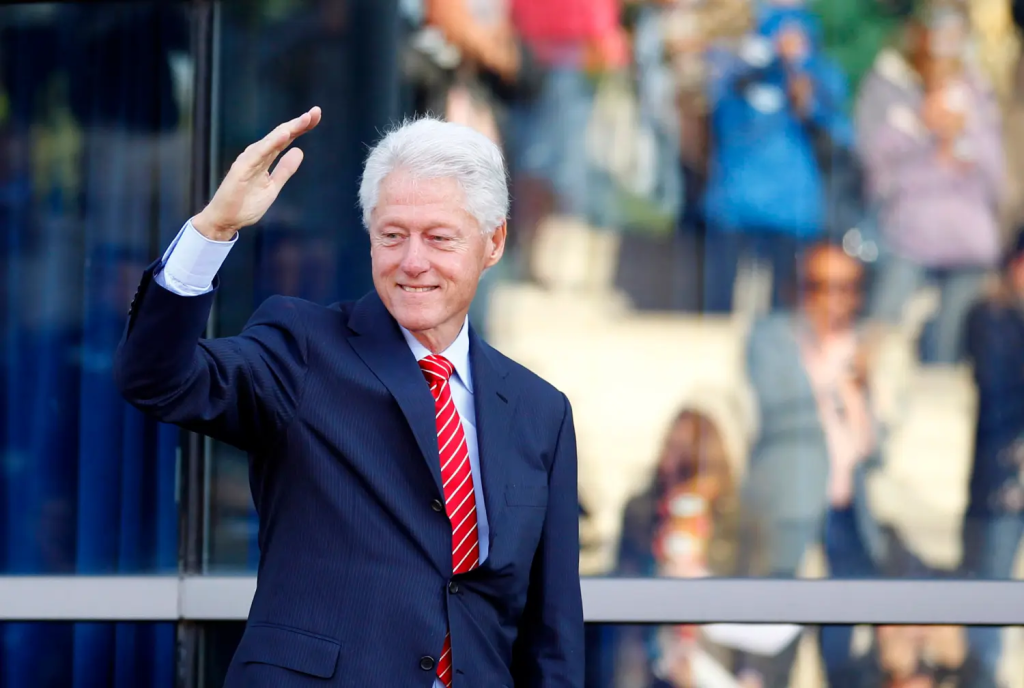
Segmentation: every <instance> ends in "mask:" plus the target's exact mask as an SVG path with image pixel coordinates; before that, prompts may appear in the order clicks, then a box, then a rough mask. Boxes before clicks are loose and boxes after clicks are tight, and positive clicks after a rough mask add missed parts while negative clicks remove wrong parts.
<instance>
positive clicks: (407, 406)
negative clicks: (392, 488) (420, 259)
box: [349, 293, 444, 499]
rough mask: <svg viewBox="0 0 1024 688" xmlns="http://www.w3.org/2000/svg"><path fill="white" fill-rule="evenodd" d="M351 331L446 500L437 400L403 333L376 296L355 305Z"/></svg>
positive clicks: (356, 349) (438, 493) (438, 490)
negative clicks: (401, 415)
mask: <svg viewBox="0 0 1024 688" xmlns="http://www.w3.org/2000/svg"><path fill="white" fill-rule="evenodd" d="M349 327H351V328H352V329H353V330H354V331H355V332H357V333H359V334H360V335H361V336H359V337H352V338H350V339H349V341H350V342H351V344H352V348H353V349H355V352H356V354H357V355H358V356H359V357H360V358H361V359H363V362H364V363H365V364H366V366H367V367H368V368H369V369H370V370H371V371H373V374H374V375H376V376H377V379H379V380H380V381H381V383H383V384H384V386H385V387H387V388H388V391H389V392H391V396H393V397H394V398H395V401H396V402H398V406H399V408H401V409H402V413H403V415H404V416H405V419H406V421H407V422H408V423H409V427H410V428H411V429H412V433H413V436H414V437H415V438H416V444H417V445H418V446H419V448H420V452H421V453H422V454H423V458H424V460H426V462H427V468H428V469H429V470H430V474H431V475H432V476H433V478H434V485H435V487H436V488H437V495H438V496H439V497H441V498H442V499H443V495H444V492H443V490H442V487H441V461H440V458H439V455H438V449H437V424H436V419H435V416H434V398H433V397H432V396H431V395H430V388H429V387H428V386H427V383H426V381H425V380H424V378H423V373H422V372H421V371H420V367H419V365H418V364H417V363H416V358H415V357H414V356H413V355H412V352H411V351H410V350H409V346H408V344H406V342H405V339H404V338H403V337H402V332H401V330H399V329H398V325H397V323H395V321H394V319H393V318H392V317H391V314H390V313H388V311H387V308H385V307H384V304H383V303H382V302H381V300H380V297H379V296H377V294H376V293H371V294H368V295H367V296H365V297H363V298H362V299H361V300H360V301H359V302H358V303H357V304H356V305H355V307H354V309H353V311H352V317H351V318H350V319H349Z"/></svg>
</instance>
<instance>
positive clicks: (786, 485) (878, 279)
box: [211, 0, 1024, 578]
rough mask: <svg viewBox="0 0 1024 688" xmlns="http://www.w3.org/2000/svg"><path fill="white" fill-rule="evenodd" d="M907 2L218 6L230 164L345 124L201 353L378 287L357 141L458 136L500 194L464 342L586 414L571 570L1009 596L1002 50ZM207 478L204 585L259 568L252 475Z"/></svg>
mask: <svg viewBox="0 0 1024 688" xmlns="http://www.w3.org/2000/svg"><path fill="white" fill-rule="evenodd" d="M912 4H913V3H907V2H901V1H900V0H893V1H886V2H870V3H863V2H857V1H854V0H835V2H831V1H830V2H824V1H820V0H810V1H806V2H805V1H804V0H766V1H765V2H762V3H758V4H757V5H756V6H755V5H752V4H751V3H749V2H747V1H746V0H716V2H699V1H698V2H694V1H692V0H659V1H658V2H642V3H637V2H626V1H625V0H600V1H594V2H578V1H575V0H505V1H498V0H493V1H486V0H485V1H481V2H471V3H467V2H466V0H431V1H430V2H419V1H418V0H413V1H403V2H399V3H397V4H396V5H391V4H379V5H373V7H374V8H378V9H375V10H374V11H373V12H369V11H368V10H367V8H368V7H369V5H365V4H364V3H361V2H357V1H356V0H348V1H347V2H341V0H337V1H336V2H328V1H327V0H323V1H322V2H312V1H311V0H310V1H307V2H296V3H292V4H287V5H279V4H273V3H269V2H268V3H227V4H226V5H225V15H224V16H225V21H224V23H223V27H222V33H221V36H220V38H221V41H222V45H223V49H224V51H223V55H224V56H225V59H224V60H223V61H222V64H224V65H228V64H230V65H232V67H231V69H232V72H231V74H232V78H231V79H221V83H222V84H223V89H224V90H223V92H222V93H221V94H220V98H221V101H222V103H223V104H224V107H222V108H221V112H222V114H223V120H222V130H223V132H224V137H223V140H224V147H223V149H222V151H220V153H221V155H220V158H221V162H222V163H223V164H226V163H227V162H228V161H230V160H231V159H232V158H233V156H234V154H235V153H237V151H239V150H240V149H241V147H243V146H244V145H246V144H247V143H248V142H249V141H251V140H254V139H255V138H257V137H258V136H259V135H260V134H262V132H263V131H264V130H265V129H266V128H267V127H269V126H271V125H272V124H273V123H275V122H277V121H279V120H280V119H283V118H284V117H285V116H287V115H289V114H290V113H292V112H294V111H298V110H300V109H303V108H305V107H306V106H307V105H308V104H309V103H311V102H314V101H315V102H319V103H321V104H324V105H325V113H328V115H327V116H326V119H325V122H328V123H338V129H337V130H335V131H334V132H333V133H331V132H326V131H325V134H324V136H326V137H327V139H325V140H327V141H329V143H323V144H320V143H318V144H317V146H316V147H314V149H313V150H311V151H307V156H308V160H307V163H306V165H308V166H309V169H312V170H315V171H312V172H311V171H309V170H306V171H304V172H303V175H304V180H305V181H303V182H302V183H301V184H299V183H297V184H294V185H290V186H289V189H290V190H289V191H286V196H285V197H283V198H282V199H281V201H279V204H278V205H277V206H275V213H276V215H275V216H274V217H272V218H269V219H268V222H267V223H265V226H264V227H263V228H262V230H260V232H257V233H256V234H254V237H255V238H253V239H252V240H251V241H248V242H243V243H244V246H240V247H239V248H238V249H237V251H236V252H235V253H240V254H242V256H243V257H235V256H234V255H233V257H232V260H231V261H229V263H228V265H227V266H225V279H224V285H225V286H224V290H223V295H222V300H221V302H220V304H219V309H218V316H217V318H218V321H217V329H218V331H219V333H221V334H232V333H234V332H237V331H238V330H239V329H240V328H241V327H242V325H243V323H244V322H245V320H246V318H247V317H248V316H249V315H250V314H251V312H252V310H253V309H254V308H255V306H256V304H258V303H259V301H261V300H262V299H263V298H265V296H266V295H268V294H270V293H272V292H283V293H289V294H294V295H300V296H306V297H307V298H311V299H313V300H318V301H333V300H338V299H344V298H349V297H354V296H358V295H360V294H361V293H363V292H364V291H365V290H368V289H369V288H370V281H369V278H368V275H367V274H366V269H367V265H368V261H366V260H365V256H366V253H365V246H364V245H363V243H362V242H363V241H364V240H363V238H362V232H361V230H360V229H359V219H358V217H356V216H355V213H354V207H355V206H354V199H355V194H354V180H355V178H356V175H357V174H358V168H359V164H360V162H361V161H360V158H359V156H358V155H357V154H356V153H354V152H353V151H355V150H356V147H355V146H354V145H353V142H356V141H358V142H360V144H362V143H365V142H367V141H369V140H372V139H373V138H375V137H376V133H375V131H374V127H378V128H379V127H382V126H384V125H385V124H386V122H387V121H388V120H389V119H391V118H393V117H395V116H397V115H398V114H402V115H417V114H424V113H427V112H430V113H433V114H435V115H439V116H443V117H446V118H448V119H451V120H456V121H461V122H463V123H465V124H467V125H469V126H474V127H477V128H479V129H481V130H483V131H486V132H487V133H488V134H489V135H491V136H493V137H494V138H496V139H497V140H499V141H500V142H501V145H502V147H503V150H504V151H505V153H506V156H507V158H508V163H509V168H510V174H511V178H512V182H513V200H514V203H513V214H512V218H511V219H510V228H511V230H512V231H511V233H510V238H511V241H512V242H513V246H512V247H511V249H510V251H509V253H507V254H506V255H507V260H505V261H503V263H504V264H503V265H501V266H499V268H498V269H495V270H492V271H491V272H490V273H488V275H487V276H486V279H485V282H484V284H483V285H482V287H481V291H480V294H478V298H477V302H476V303H475V305H474V311H473V313H472V314H471V317H472V318H473V320H474V324H475V325H476V326H477V327H478V328H479V329H480V330H482V331H485V332H486V334H487V336H488V338H489V340H490V341H491V343H492V344H494V345H495V346H497V347H498V348H499V349H501V350H502V351H503V352H504V353H506V354H508V355H510V356H511V357H513V358H515V359H517V360H519V361H521V362H523V363H524V364H526V365H527V366H529V367H530V368H531V369H533V370H535V371H536V372H537V373H539V374H540V375H542V376H544V377H545V378H547V379H549V380H551V381H552V382H553V383H554V384H556V385H557V386H558V387H559V388H561V389H563V390H565V391H566V393H567V394H568V395H569V397H570V398H571V400H572V401H573V404H574V409H575V415H576V417H577V418H578V422H577V433H578V444H579V448H580V476H581V478H580V480H581V484H580V500H581V503H580V512H581V529H582V536H583V540H584V546H583V551H582V552H581V567H582V570H583V572H584V574H586V575H743V576H769V575H771V576H809V577H816V576H826V575H829V576H840V577H857V578H865V577H878V576H916V577H930V576H967V577H987V578H1009V577H1019V575H1020V573H1021V567H1020V564H1019V563H1018V561H1019V559H1020V557H1019V556H1018V551H1019V549H1020V548H1019V543H1020V540H1021V536H1022V533H1024V518H1022V516H1021V514H1024V478H1022V477H1021V470H1020V462H1018V461H1016V459H1014V457H1015V456H1016V455H1017V454H1018V453H1019V452H1017V451H1016V447H1017V444H1018V440H1019V437H1020V435H1021V432H1022V425H1021V424H1022V421H1021V420H1020V419H1018V418H1017V417H1016V416H1015V415H1014V414H1015V413H1016V411H1014V409H1015V408H1016V407H1017V405H1016V404H1015V402H1014V401H1013V399H1014V398H1016V397H1015V396H1014V395H1015V394H1017V392H1019V391H1020V390H1019V389H1018V388H1019V387H1020V385H1019V384H1018V382H1019V381H1018V378H1019V375H1018V374H1017V371H1018V370H1019V369H1024V368H1022V366H1021V365H1019V362H1017V361H1016V359H1015V358H1014V356H1015V354H1013V353H1012V352H1013V351H1016V350H1018V349H1020V348H1021V347H1020V346H1015V344H1014V343H1015V342H1016V341H1017V340H1016V339H1015V338H1016V337H1017V336H1018V333H1017V329H1015V328H1017V327H1018V326H1017V324H1015V323H1017V320H1020V318H1018V317H1017V312H1018V311H1019V310H1020V309H1019V302H1020V301H1021V296H1020V295H1021V294H1024V287H1021V286H1020V285H1017V281H1019V280H1017V278H1016V277H1015V276H1014V275H1016V272H1017V271H1019V270H1018V267H1017V265H1018V262H1019V261H1018V256H1019V255H1021V254H1022V251H1021V249H1020V248H1019V246H1017V245H1016V244H1015V243H1014V239H1015V237H1017V236H1019V234H1020V233H1019V232H1018V227H1019V226H1021V223H1022V222H1024V214H1022V212H1021V210H1022V209H1024V185H1022V184H1021V183H1020V180H1021V179H1022V178H1024V177H1022V175H1024V167H1021V164H1020V163H1018V160H1024V156H1022V155H1018V154H1016V153H1015V151H1017V148H1018V147H1019V142H1024V130H1022V129H1021V127H1020V125H1019V122H1024V119H1022V118H1021V117H1020V114H1021V112H1022V110H1021V108H1022V107H1024V106H1022V102H1024V101H1022V100H1021V99H1019V98H1017V97H1015V94H1017V93H1018V91H1019V84H1018V81H1020V78H1019V74H1020V73H1024V72H1021V71H1019V70H1018V69H1017V66H1018V58H1019V54H1020V45H1019V39H1018V34H1017V28H1016V25H1015V24H1014V23H1013V22H1014V17H1013V15H1012V14H1011V13H1009V12H1008V11H1002V10H999V11H997V10H996V9H994V4H991V3H990V4H989V5H991V6H989V5H986V7H988V9H985V8H982V7H980V5H978V6H976V5H975V4H963V3H938V4H937V5H936V6H935V7H928V8H925V7H923V8H921V11H915V10H914V9H913V8H912V7H911V5H912ZM939 5H941V6H939ZM459 8H462V9H466V10H468V11H466V12H457V11H452V10H453V9H454V10H458V9H459ZM1004 9H1005V8H1004ZM388 12H393V14H387V13H388ZM395 19H397V25H398V27H399V28H400V30H399V32H398V33H397V34H394V33H388V31H385V30H384V29H383V28H381V27H383V26H385V25H387V24H388V22H391V21H394V20H395ZM453 22H454V23H453ZM456 24H457V26H456ZM356 27H358V30H356ZM375 31H379V32H380V33H374V32H375ZM271 34H272V35H274V36H275V39H274V40H273V41H264V40H262V37H264V36H267V35H271ZM371 36H376V39H375V40H372V41H371V40H369V37H371ZM289 41H291V42H289ZM389 41H393V42H389ZM279 45H281V46H283V45H289V46H291V45H296V46H300V47H301V49H298V50H297V51H292V52H288V51H284V50H282V49H280V48H279V47H277V46H279ZM371 55H372V56H375V58H374V59H375V60H376V61H372V64H374V65H375V67H374V69H373V70H353V69H349V68H347V67H346V65H348V66H351V65H353V64H354V61H355V60H368V59H369V58H368V57H367V56H371ZM387 55H391V58H387ZM377 58H380V59H377ZM386 58H387V59H386ZM392 58H393V60H392ZM261 60H262V62H261ZM367 63H371V62H367ZM260 64H270V65H272V68H270V71H269V72H265V73H264V72H260V71H259V69H258V68H257V66H256V65H260ZM320 64H330V65H332V68H331V69H322V70H318V69H307V67H309V66H310V65H320ZM267 74H269V76H267ZM257 77H258V78H257ZM357 94H365V96H361V95H357ZM371 96H372V97H371ZM332 98H333V99H334V100H333V101H332V100H331V99H332ZM357 101H358V102H359V103H360V104H361V107H360V108H353V107H352V106H351V103H353V102H357ZM327 103H333V104H331V106H330V108H328V107H327ZM318 136H319V134H318ZM292 187H294V188H292ZM288 194H290V195H288ZM346 199H347V200H346ZM339 228H341V229H339ZM1004 246H1009V247H1010V248H1009V249H1007V250H1004V249H1003V247H1004ZM989 282H992V283H996V284H997V285H1001V286H999V287H998V288H996V289H994V291H991V290H990V289H989V286H990V285H989ZM1018 329H1019V328H1018ZM1022 331H1024V330H1022ZM609 356H614V357H616V360H621V361H622V362H623V372H622V374H620V375H616V376H615V378H614V384H610V383H609V382H610V381H609V379H608V376H607V375H598V374H596V373H595V371H604V370H606V369H607V362H608V360H609ZM684 417H685V418H686V419H687V420H685V421H683V420H679V421H678V422H677V419H683V418H684ZM687 438H689V439H687ZM214 454H215V458H216V460H215V462H214V467H215V468H214V474H215V476H214V485H213V501H212V516H213V518H212V524H211V527H212V530H211V544H212V549H211V565H212V566H224V567H228V568H243V567H248V568H251V567H253V566H254V564H255V561H256V552H255V545H254V542H255V534H254V522H253V521H252V519H251V518H250V514H249V512H248V509H249V506H248V497H247V496H246V492H247V485H246V466H245V459H244V457H242V456H238V455H235V454H233V453H232V452H231V450H230V449H227V448H223V447H217V448H216V449H215V452H214ZM677 464H678V466H682V467H685V468H678V469H673V468H671V466H675V465H677ZM676 491H679V494H676ZM672 505H677V508H679V509H681V510H682V511H684V512H685V513H687V514H691V513H692V514H697V515H692V516H686V517H673V516H672V512H673V509H674V508H676V507H673V506H672ZM678 505H682V506H678ZM673 553H674V554H673ZM670 554H671V555H672V556H684V558H686V557H689V559H688V560H687V561H677V562H668V561H667V559H666V557H668V556H669V555H670Z"/></svg>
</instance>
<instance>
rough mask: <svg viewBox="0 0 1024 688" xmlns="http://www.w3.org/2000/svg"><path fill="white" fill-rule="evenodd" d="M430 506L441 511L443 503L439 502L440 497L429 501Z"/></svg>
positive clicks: (438, 511)
mask: <svg viewBox="0 0 1024 688" xmlns="http://www.w3.org/2000/svg"><path fill="white" fill-rule="evenodd" d="M430 508H431V509H433V510H434V511H436V512H437V513H441V512H442V511H444V504H442V503H441V500H440V499H435V500H434V501H432V502H431V503H430Z"/></svg>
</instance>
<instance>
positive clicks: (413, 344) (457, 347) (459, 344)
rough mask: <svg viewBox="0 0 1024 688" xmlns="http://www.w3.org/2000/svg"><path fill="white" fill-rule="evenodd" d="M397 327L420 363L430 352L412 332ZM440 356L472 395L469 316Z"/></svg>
mask: <svg viewBox="0 0 1024 688" xmlns="http://www.w3.org/2000/svg"><path fill="white" fill-rule="evenodd" d="M399 327H400V328H401V330H402V336H403V337H405V343H406V344H408V345H409V349H410V350H411V351H412V355H413V356H415V357H416V360H417V361H421V360H423V359H424V358H426V357H427V356H429V355H430V350H429V349H427V347H425V346H423V345H422V344H420V343H419V342H418V341H417V340H416V337H414V336H413V334H412V332H410V331H409V330H407V329H405V328H404V327H401V326H399ZM441 355H442V356H444V357H445V358H447V359H448V360H449V361H451V364H452V365H453V366H455V374H456V375H458V376H459V380H461V381H462V384H463V385H465V387H466V389H467V390H469V393H470V394H472V393H473V374H472V372H471V371H470V369H469V316H466V320H465V321H464V322H463V323H462V329H461V330H459V336H457V337H456V338H455V341H454V342H452V343H451V345H450V346H449V347H448V348H447V349H445V350H444V351H442V352H441Z"/></svg>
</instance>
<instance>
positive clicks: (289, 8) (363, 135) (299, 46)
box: [207, 0, 398, 571]
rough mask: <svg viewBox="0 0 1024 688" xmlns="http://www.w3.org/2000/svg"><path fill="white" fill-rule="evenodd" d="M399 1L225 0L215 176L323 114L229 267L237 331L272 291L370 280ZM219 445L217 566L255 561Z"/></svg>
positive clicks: (214, 506)
mask: <svg viewBox="0 0 1024 688" xmlns="http://www.w3.org/2000/svg"><path fill="white" fill-rule="evenodd" d="M395 12H396V8H395V3H394V2H390V1H387V2H380V1H375V0H352V1H341V0H299V1H297V2H290V3H281V2H276V1H273V0H258V1H257V2H249V1H242V0H238V1H229V2H225V3H223V7H222V11H221V21H220V24H219V32H218V35H217V40H219V42H220V47H219V50H220V61H219V64H220V66H221V70H222V73H221V74H220V75H219V76H218V79H217V83H219V84H220V85H221V86H220V92H219V93H217V94H215V98H217V102H218V112H219V114H220V118H221V119H220V120H219V122H218V126H219V130H220V132H221V134H220V139H219V142H220V148H219V149H218V150H216V151H215V157H216V160H217V169H218V173H217V174H216V175H215V177H216V180H217V182H219V180H220V179H222V178H223V174H224V173H225V172H226V171H227V169H228V167H230V165H231V163H232V162H233V161H234V159H235V157H236V156H238V154H239V153H241V152H242V150H243V149H244V148H245V147H246V146H248V145H249V144H250V143H252V142H253V141H255V140H257V139H259V138H262V137H263V136H264V135H265V134H266V133H267V132H268V131H270V129H272V128H273V127H274V126H276V125H277V124H278V123H279V122H282V121H285V120H286V119H290V118H291V117H294V116H296V115H298V114H300V113H302V112H304V111H305V110H307V109H309V108H310V107H311V106H313V105H319V106H320V107H321V108H323V112H324V116H323V120H322V122H321V123H320V125H319V126H318V127H317V129H316V130H315V132H313V133H312V134H311V135H310V136H309V137H308V138H306V139H304V140H303V141H301V144H302V148H303V150H304V152H305V158H304V160H303V163H302V168H301V169H300V171H299V172H298V173H297V174H296V176H295V177H294V178H293V179H292V180H291V181H290V182H289V184H288V185H287V186H286V187H285V189H284V191H283V192H282V194H281V195H280V196H279V197H278V199H277V201H276V202H275V204H274V206H273V207H272V208H271V211H270V212H269V213H268V215H267V216H266V218H265V219H264V221H263V222H262V223H261V224H260V226H259V227H258V228H254V229H253V230H252V231H250V232H247V233H246V234H245V236H243V237H242V238H241V240H240V241H239V242H238V245H237V246H236V247H234V248H233V249H232V253H231V257H230V258H229V259H228V261H227V262H226V263H225V265H224V267H223V268H222V270H221V273H220V275H221V278H222V280H223V282H222V284H223V286H222V289H221V292H220V294H219V300H218V302H217V310H216V315H215V318H216V319H215V323H214V327H215V330H216V333H217V334H218V335H220V336H224V335H232V334H235V333H237V332H239V331H240V330H241V329H242V327H243V325H244V324H245V322H246V320H247V319H248V318H249V316H250V315H251V314H252V312H253V310H254V309H255V308H256V307H257V306H258V305H259V304H260V303H261V302H262V301H263V300H264V299H266V298H267V297H268V296H270V295H272V294H286V295H289V296H298V297H302V298H306V299H310V300H312V301H315V302H317V303H321V304H329V303H332V302H335V301H338V300H344V299H351V298H358V297H359V296H362V295H363V294H364V293H365V292H366V291H367V290H369V289H370V288H372V280H371V278H370V273H369V267H370V262H369V244H368V242H367V240H366V233H365V231H364V230H363V229H362V219H361V217H360V215H359V212H358V208H357V206H356V191H357V189H358V180H359V175H360V173H361V164H362V157H363V155H364V151H365V150H366V146H367V144H368V143H369V142H371V141H373V140H374V139H375V138H376V136H377V132H379V131H380V130H382V129H384V128H385V127H386V126H387V124H388V123H389V122H390V121H391V119H392V118H393V117H394V116H395V115H396V114H397V110H396V108H397V102H398V90H397V88H398V80H397V76H396V73H395V70H396V63H395V55H394V53H395V43H394V41H395V36H394V32H395V26H396V15H395ZM357 64H363V65H373V68H372V69H366V68H361V67H360V68H357ZM211 447H212V449H211V456H212V462H211V465H212V476H211V485H210V530H209V542H208V543H207V545H208V552H207V554H208V563H209V569H210V570H211V571H214V570H216V571H221V570H232V569H234V570H238V569H254V568H255V566H256V562H257V561H258V549H257V546H256V530H257V528H256V519H255V515H254V513H253V512H252V506H251V497H250V494H249V484H248V478H247V471H248V467H247V463H246V457H245V455H244V454H241V453H239V452H238V451H237V450H235V449H233V448H231V447H229V446H226V445H223V444H220V443H214V444H212V445H211Z"/></svg>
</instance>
